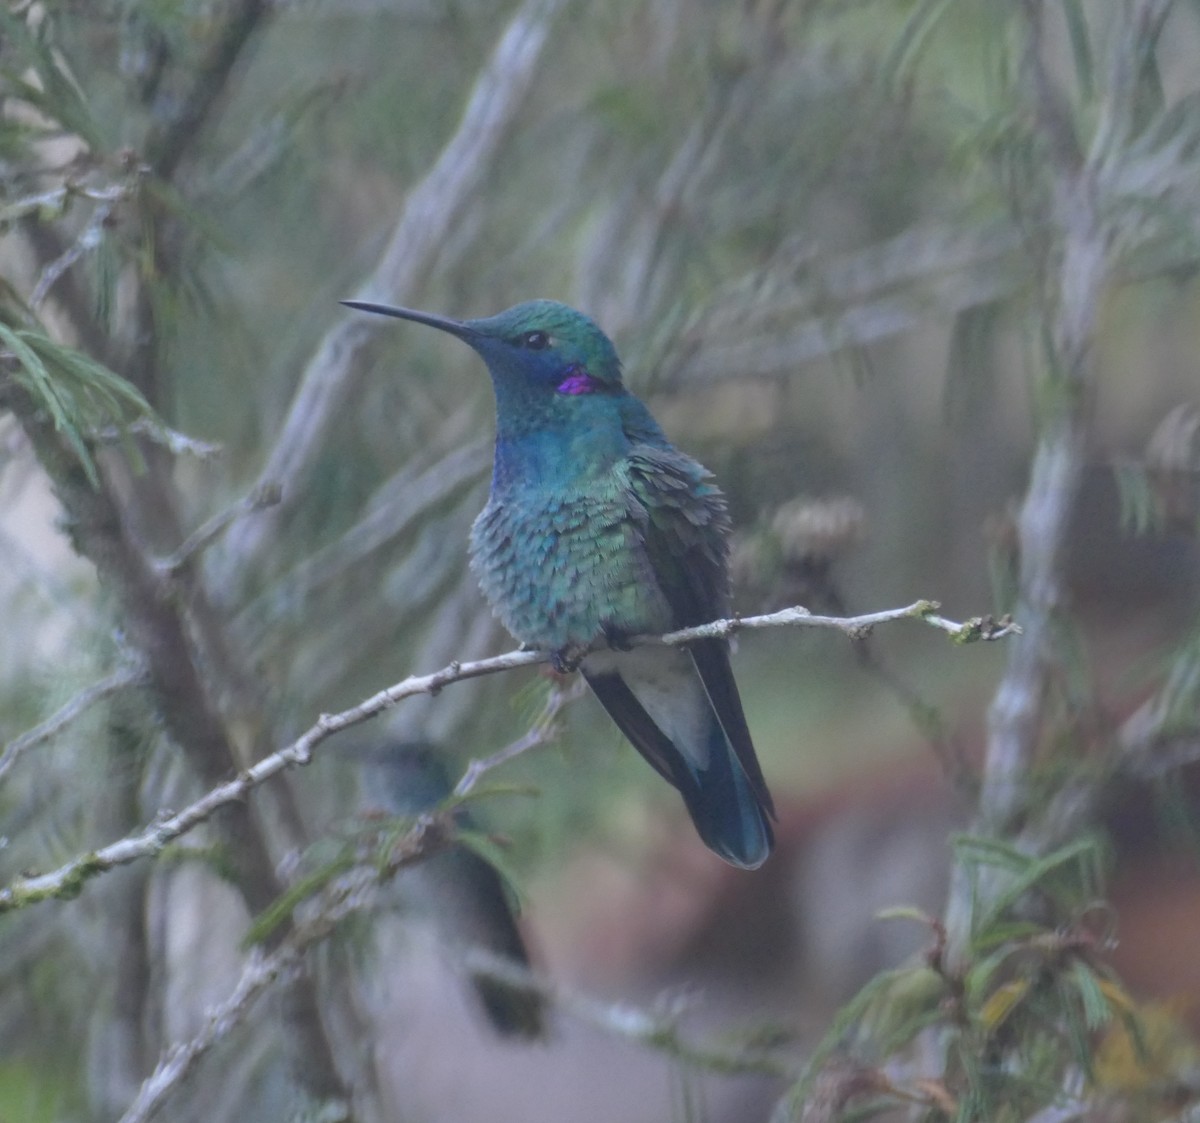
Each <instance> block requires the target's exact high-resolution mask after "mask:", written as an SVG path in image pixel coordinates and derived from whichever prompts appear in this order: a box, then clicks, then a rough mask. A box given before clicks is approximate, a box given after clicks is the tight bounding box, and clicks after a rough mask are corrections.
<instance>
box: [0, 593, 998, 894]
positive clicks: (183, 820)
mask: <svg viewBox="0 0 1200 1123" xmlns="http://www.w3.org/2000/svg"><path fill="white" fill-rule="evenodd" d="M937 607H938V606H937V604H936V603H935V602H933V601H924V600H923V601H916V602H914V603H913V604H910V605H908V606H907V607H905V608H894V609H889V610H887V611H884V612H871V613H867V614H865V615H862V616H850V617H841V616H814V615H813V614H812V613H810V612H809V611H808V610H807V609H805V608H800V607H796V608H786V609H783V610H782V611H780V612H773V613H770V614H769V615H766V616H747V617H744V618H737V617H735V618H732V619H728V620H715V621H713V622H712V623H710V624H701V625H699V626H698V627H695V628H685V629H683V630H681V631H677V632H671V633H669V634H668V635H664V636H634V637H632V638H631V639H630V640H629V644H630V645H631V646H640V645H643V644H666V645H668V646H679V645H683V644H688V643H692V642H694V641H696V640H700V639H713V638H719V637H727V636H731V635H734V634H735V633H737V632H739V631H751V630H757V629H760V628H778V627H789V626H790V627H814V628H832V629H834V630H836V631H840V632H842V633H843V634H844V635H847V636H849V637H850V638H851V639H856V638H861V637H863V636H865V635H867V634H868V633H869V632H870V630H871V629H872V628H873V627H875V626H876V625H877V624H883V623H889V622H891V621H894V620H920V621H923V622H924V623H927V624H929V625H931V626H932V627H934V628H937V629H939V630H941V631H944V632H946V633H947V634H948V635H949V636H950V637H951V638H952V639H953V640H955V641H956V642H959V643H967V642H972V641H974V640H990V639H1000V638H1002V637H1004V636H1009V635H1013V634H1015V633H1017V632H1018V631H1019V629H1018V628H1017V626H1016V625H1015V624H1012V623H1011V622H1000V623H997V622H995V621H992V620H990V618H988V617H975V618H972V619H970V620H967V621H965V622H963V623H961V624H960V623H956V622H955V621H953V620H948V619H946V618H945V617H944V616H940V615H938V613H937V611H936V610H937ZM580 654H584V653H582V652H581V653H580ZM549 658H550V655H549V653H547V652H544V651H510V652H508V653H507V654H504V655H497V656H494V657H492V658H490V659H479V660H475V661H474V662H469V663H458V662H454V663H451V664H450V665H449V666H447V667H443V668H442V669H441V670H440V671H434V672H433V673H432V674H427V675H411V676H410V677H408V678H406V679H404V680H402V681H401V682H398V683H396V684H395V685H394V686H389V687H387V688H386V689H385V690H381V691H379V692H378V693H377V694H373V695H372V696H371V697H370V698H367V699H366V700H365V701H363V702H360V703H359V704H358V705H356V706H352V707H350V709H348V710H342V711H341V712H340V713H336V714H322V715H321V716H320V717H319V718H318V719H317V721H316V723H315V724H314V725H313V726H312V727H311V728H309V729H308V730H307V731H306V732H305V733H303V734H301V736H299V737H298V738H296V740H295V741H293V742H292V743H291V744H290V745H288V746H286V747H285V748H282V749H280V750H279V751H278V752H274V753H272V754H270V755H269V756H266V757H264V758H263V759H262V760H260V761H259V762H258V763H257V764H254V765H252V766H251V767H250V768H247V769H245V770H244V771H243V772H241V773H239V775H238V776H237V777H236V778H234V779H232V780H229V781H227V782H226V783H224V784H218V785H217V786H216V787H214V788H212V789H211V790H210V791H208V792H206V793H205V794H204V795H203V796H201V797H200V798H199V799H198V800H196V801H195V802H194V803H192V804H190V805H189V806H188V807H186V808H184V810H182V811H179V812H176V813H173V814H163V815H161V816H160V817H159V818H158V819H157V820H156V821H155V822H154V823H152V824H151V825H150V826H149V827H147V828H146V829H145V830H143V831H141V832H139V833H136V834H132V835H129V836H127V837H125V838H123V839H120V840H118V841H117V842H113V843H110V844H109V845H107V846H104V847H102V848H101V849H99V850H94V851H92V852H90V853H88V854H83V855H80V856H79V857H77V858H74V859H73V860H71V861H70V862H67V863H65V864H64V865H62V866H60V867H59V868H58V869H57V870H54V871H53V872H51V873H45V874H37V875H32V876H28V877H20V878H17V879H16V880H15V881H14V882H12V884H10V885H9V886H8V887H7V888H4V889H0V913H4V912H8V911H10V910H11V909H16V908H21V907H23V906H25V905H29V904H34V903H36V902H38V901H44V900H48V899H50V898H53V897H67V896H73V895H74V894H76V893H78V892H79V891H80V889H81V888H82V887H83V885H84V883H85V882H87V881H88V880H89V879H91V878H92V877H95V876H96V875H97V874H100V873H103V872H105V871H106V870H110V869H113V868H114V867H116V866H123V865H127V864H128V863H130V862H135V861H138V860H139V859H141V858H149V857H153V856H154V855H156V854H159V853H161V852H162V851H163V849H164V848H165V847H166V846H167V845H168V844H169V843H171V842H173V841H174V840H175V839H177V838H179V837H180V836H181V835H183V834H186V833H187V832H188V831H190V830H191V829H192V828H193V827H195V826H197V825H198V824H200V823H202V822H204V821H205V820H206V819H208V818H209V817H210V816H211V815H212V814H213V813H214V812H215V811H217V810H218V809H219V808H221V807H224V806H225V805H226V804H230V803H234V802H237V801H239V800H242V799H244V798H245V797H246V796H247V795H249V794H250V793H251V792H252V791H253V790H254V789H255V788H256V787H258V785H259V784H262V783H264V782H265V781H267V780H269V779H271V777H273V776H276V775H278V774H279V773H280V772H283V771H284V770H285V769H288V768H291V767H293V766H295V765H302V764H307V763H308V762H309V761H310V760H311V759H312V754H313V750H314V749H315V748H316V747H317V745H319V744H320V743H321V742H322V741H325V740H326V739H327V738H329V737H331V736H333V734H335V733H339V732H341V731H342V730H343V729H347V728H349V727H350V726H353V725H358V724H359V723H361V722H364V721H366V720H367V719H368V718H372V717H374V716H375V715H376V714H379V713H382V712H383V711H384V710H386V709H390V708H391V707H392V706H394V705H396V703H397V702H400V701H402V700H403V699H405V698H410V697H413V696H414V695H417V694H436V693H438V692H439V691H440V690H441V689H442V688H443V687H446V686H449V685H451V684H452V683H456V682H464V681H466V680H468V679H474V678H479V677H481V676H483V675H493V674H497V673H499V672H500V671H510V670H514V669H515V668H517V667H532V666H535V665H537V664H538V663H544V662H546V661H547V660H548V659H549Z"/></svg>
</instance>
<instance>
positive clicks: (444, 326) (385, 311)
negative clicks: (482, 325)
mask: <svg viewBox="0 0 1200 1123" xmlns="http://www.w3.org/2000/svg"><path fill="white" fill-rule="evenodd" d="M339 303H341V304H344V305H345V306H346V307H347V308H355V309H357V310H358V311H359V312H375V313H376V314H377V315H380V316H395V317H396V318H397V319H400V320H412V321H413V323H417V324H428V325H429V326H430V327H431V328H438V329H439V330H441V331H446V332H449V333H450V334H451V335H457V336H458V338H459V339H470V338H471V337H472V336H474V335H476V334H477V332H476V331H475V329H474V328H472V327H471V326H470V325H469V324H464V323H463V322H462V320H452V319H450V317H449V316H437V315H434V313H432V312H418V311H416V310H415V309H413V308H396V307H393V306H392V305H391V304H372V303H371V301H369V300H343V301H340V302H339Z"/></svg>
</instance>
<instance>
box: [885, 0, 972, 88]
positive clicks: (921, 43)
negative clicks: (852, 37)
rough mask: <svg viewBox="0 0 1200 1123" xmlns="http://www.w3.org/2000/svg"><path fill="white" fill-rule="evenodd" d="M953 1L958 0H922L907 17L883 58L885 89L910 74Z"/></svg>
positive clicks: (903, 79)
mask: <svg viewBox="0 0 1200 1123" xmlns="http://www.w3.org/2000/svg"><path fill="white" fill-rule="evenodd" d="M953 4H954V0H920V2H919V3H918V4H917V5H916V7H915V8H914V9H913V11H912V13H911V15H909V17H908V19H907V20H905V22H904V26H903V27H902V28H901V29H900V34H899V35H897V36H896V41H895V43H894V44H893V45H892V49H891V50H890V51H889V52H888V54H887V57H886V58H885V59H884V61H883V67H882V70H881V77H882V81H883V84H884V88H885V89H890V88H892V87H893V86H895V85H897V84H899V83H901V82H903V81H905V80H906V79H907V78H908V77H909V75H910V74H911V73H912V71H913V68H914V67H915V66H916V63H917V61H918V59H920V57H921V53H922V51H923V50H924V49H925V47H926V45H927V44H928V42H929V39H930V36H932V34H933V32H934V30H935V29H936V28H937V25H938V21H939V20H940V19H941V18H942V16H944V15H945V14H946V13H947V12H948V11H949V10H950V8H951V7H952V6H953Z"/></svg>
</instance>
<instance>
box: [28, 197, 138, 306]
mask: <svg viewBox="0 0 1200 1123" xmlns="http://www.w3.org/2000/svg"><path fill="white" fill-rule="evenodd" d="M126 193H127V192H126V191H122V192H121V194H118V195H115V196H114V197H112V198H108V199H105V200H103V201H102V202H101V203H100V205H99V206H98V207H96V209H95V210H94V211H93V212H92V216H91V218H89V219H88V221H87V225H86V226H84V228H83V229H82V230H81V231H80V233H79V237H78V238H76V239H75V241H73V242H72V243H71V244H70V245H69V246H68V247H67V249H66V250H65V251H63V253H61V254H60V255H59V256H58V257H56V258H55V259H54V260H53V261H51V262H50V263H49V264H48V265H47V266H46V267H45V268H44V269H43V270H42V273H41V276H40V277H38V281H37V284H36V285H34V287H33V292H32V294H31V295H30V297H29V307H30V308H32V309H34V310H35V311H36V309H37V308H38V306H39V305H40V304H41V303H42V301H43V300H45V299H46V297H47V296H48V295H49V293H50V290H51V289H52V288H53V287H54V286H55V284H56V283H57V282H58V279H59V278H60V277H61V276H62V275H63V274H64V273H65V272H66V271H67V270H68V269H70V268H71V266H72V265H74V264H75V263H76V262H77V261H78V260H79V259H80V258H81V257H83V255H84V254H87V253H91V252H92V250H94V249H97V248H98V247H99V245H100V243H101V241H103V238H104V227H105V226H106V225H107V224H108V220H109V217H110V216H111V215H112V212H113V209H114V208H115V207H116V205H117V202H118V200H119V199H121V198H123V197H124V195H125V194H126Z"/></svg>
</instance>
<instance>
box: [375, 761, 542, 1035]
mask: <svg viewBox="0 0 1200 1123" xmlns="http://www.w3.org/2000/svg"><path fill="white" fill-rule="evenodd" d="M360 756H361V757H362V759H363V763H364V771H363V784H362V787H363V790H364V795H365V799H366V802H367V804H368V806H370V807H372V808H380V809H382V810H383V811H386V812H387V813H389V814H391V815H416V814H420V813H421V812H423V811H428V810H430V809H431V808H433V807H435V806H437V804H439V803H440V802H441V801H442V800H443V799H445V798H446V796H448V795H449V794H450V779H449V777H448V776H447V774H446V770H445V767H444V766H443V764H442V761H441V759H440V758H439V756H438V754H437V751H436V750H435V749H434V748H433V747H432V746H431V745H428V744H425V743H423V742H411V743H410V742H405V743H400V744H388V745H383V746H378V747H375V748H373V749H371V750H369V751H367V752H366V753H362V754H360ZM457 818H458V821H459V825H460V826H464V827H470V826H471V825H472V824H471V822H470V820H469V818H468V817H467V816H466V814H465V813H464V812H461V811H460V812H459V814H458V816H457ZM397 882H398V883H399V891H400V896H401V899H402V900H403V901H404V902H405V903H406V904H408V905H409V906H411V907H414V908H415V909H416V910H417V911H419V912H426V913H429V914H431V915H432V918H433V920H434V922H435V923H436V925H437V929H436V930H437V932H438V935H439V937H440V938H442V939H444V940H445V942H446V943H448V944H449V945H451V946H452V947H457V948H460V949H462V950H466V951H470V950H471V949H473V948H478V949H480V950H482V951H486V952H490V953H491V954H492V955H496V956H499V957H501V958H503V959H508V960H511V961H512V962H513V963H516V964H518V965H519V966H521V967H526V968H527V967H528V966H529V953H528V952H527V951H526V949H525V942H524V941H523V940H522V939H521V933H520V930H519V929H518V928H517V922H516V920H515V919H514V917H513V912H512V908H511V907H510V906H509V900H508V897H507V895H506V893H505V890H504V885H503V883H502V882H501V880H500V875H499V874H498V873H497V872H496V870H495V869H494V868H493V867H492V866H490V865H488V863H487V862H485V861H484V860H483V859H482V858H481V857H480V856H479V855H478V854H476V853H475V852H474V851H472V850H468V849H467V848H466V847H465V846H451V847H449V848H448V849H446V850H441V851H439V852H438V853H435V854H433V855H431V856H430V857H429V858H427V859H425V861H423V862H420V863H419V864H417V865H416V866H414V867H413V868H412V869H408V870H403V871H402V872H401V873H400V874H399V875H398V877H397ZM471 983H472V986H473V987H474V990H475V993H476V994H477V995H478V997H479V1001H480V1004H481V1006H482V1007H483V1011H484V1013H485V1014H486V1015H487V1018H488V1021H489V1022H491V1024H492V1026H493V1027H494V1028H495V1030H496V1032H497V1033H500V1034H503V1035H504V1036H505V1037H525V1038H536V1037H541V1036H542V1035H543V1033H544V1028H545V1009H544V1005H545V1004H544V1003H543V1001H542V998H541V996H540V995H538V994H536V993H534V992H533V991H531V990H526V989H523V988H520V987H515V986H510V985H509V984H507V983H505V982H503V981H501V980H499V979H496V978H495V977H493V976H491V975H487V974H482V973H479V974H475V975H473V976H472V978H471Z"/></svg>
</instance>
